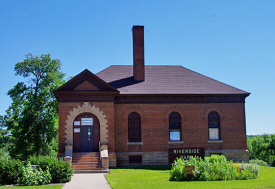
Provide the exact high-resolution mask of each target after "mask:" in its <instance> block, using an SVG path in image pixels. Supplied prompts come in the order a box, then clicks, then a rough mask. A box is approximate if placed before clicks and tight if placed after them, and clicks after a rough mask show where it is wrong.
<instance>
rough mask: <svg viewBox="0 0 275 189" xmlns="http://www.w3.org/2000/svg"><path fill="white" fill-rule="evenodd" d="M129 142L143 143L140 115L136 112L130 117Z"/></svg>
mask: <svg viewBox="0 0 275 189" xmlns="http://www.w3.org/2000/svg"><path fill="white" fill-rule="evenodd" d="M128 142H141V122H140V115H139V114H138V113H136V112H133V113H130V114H129V116H128Z"/></svg>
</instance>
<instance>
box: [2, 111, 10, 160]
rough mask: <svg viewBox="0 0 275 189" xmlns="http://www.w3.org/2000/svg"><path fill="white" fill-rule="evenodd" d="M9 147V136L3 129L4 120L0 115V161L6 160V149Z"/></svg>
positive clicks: (7, 154) (7, 155)
mask: <svg viewBox="0 0 275 189" xmlns="http://www.w3.org/2000/svg"><path fill="white" fill-rule="evenodd" d="M9 146H10V135H9V132H8V131H7V130H6V127H5V118H4V116H2V115H0V159H1V158H8V157H9V152H8V148H9Z"/></svg>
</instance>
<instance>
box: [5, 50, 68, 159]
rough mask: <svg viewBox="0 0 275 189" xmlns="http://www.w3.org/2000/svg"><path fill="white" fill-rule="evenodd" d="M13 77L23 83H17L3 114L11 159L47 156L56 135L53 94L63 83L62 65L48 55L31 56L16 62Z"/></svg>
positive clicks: (10, 92)
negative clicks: (9, 140) (4, 115)
mask: <svg viewBox="0 0 275 189" xmlns="http://www.w3.org/2000/svg"><path fill="white" fill-rule="evenodd" d="M14 70H15V72H16V74H15V75H19V76H23V77H24V78H25V80H26V82H18V83H17V84H16V85H15V86H14V87H13V88H12V89H11V90H9V91H8V95H9V96H10V97H11V99H12V101H13V102H12V104H11V106H10V107H9V109H8V110H7V111H6V113H7V117H6V125H7V127H8V130H9V131H10V132H11V135H12V139H11V142H12V143H13V145H12V148H11V150H10V154H11V156H12V157H17V158H23V159H24V158H27V157H28V156H29V155H33V154H36V155H39V154H43V155H46V154H49V152H50V148H51V146H52V144H53V143H54V141H55V140H56V139H57V136H58V126H57V125H58V124H57V122H58V103H57V100H56V99H55V97H54V94H53V91H54V90H55V89H56V88H58V87H59V86H61V85H62V84H63V83H64V80H63V78H64V76H65V74H64V73H62V72H61V62H60V60H58V59H51V55H50V54H45V55H44V54H42V55H41V56H35V57H34V56H33V55H32V54H31V53H29V54H27V55H26V59H25V60H24V61H22V62H18V63H17V64H16V65H15V68H14Z"/></svg>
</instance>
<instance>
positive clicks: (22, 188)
mask: <svg viewBox="0 0 275 189" xmlns="http://www.w3.org/2000/svg"><path fill="white" fill-rule="evenodd" d="M62 187H63V184H59V185H43V186H12V187H11V186H0V189H2V188H18V189H61V188H62Z"/></svg>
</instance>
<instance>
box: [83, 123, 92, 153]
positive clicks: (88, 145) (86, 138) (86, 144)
mask: <svg viewBox="0 0 275 189" xmlns="http://www.w3.org/2000/svg"><path fill="white" fill-rule="evenodd" d="M80 151H81V152H93V151H94V140H93V128H92V127H91V126H81V127H80Z"/></svg>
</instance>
